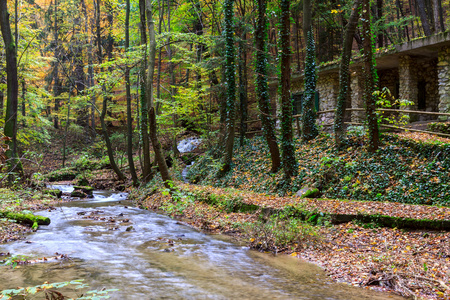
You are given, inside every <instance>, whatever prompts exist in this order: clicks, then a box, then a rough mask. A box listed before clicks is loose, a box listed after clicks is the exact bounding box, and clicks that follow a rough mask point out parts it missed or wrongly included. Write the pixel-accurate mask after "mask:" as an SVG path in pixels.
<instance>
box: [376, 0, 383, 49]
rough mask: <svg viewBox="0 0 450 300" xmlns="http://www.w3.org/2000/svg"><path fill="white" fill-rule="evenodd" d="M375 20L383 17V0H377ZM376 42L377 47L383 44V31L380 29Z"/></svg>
mask: <svg viewBox="0 0 450 300" xmlns="http://www.w3.org/2000/svg"><path fill="white" fill-rule="evenodd" d="M376 11H377V14H376V15H377V20H381V18H382V17H383V0H377V10H376ZM377 42H378V47H379V48H382V47H383V46H384V43H383V42H384V37H383V33H382V31H381V30H380V31H379V33H378V36H377Z"/></svg>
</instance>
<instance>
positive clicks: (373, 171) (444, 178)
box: [188, 135, 450, 206]
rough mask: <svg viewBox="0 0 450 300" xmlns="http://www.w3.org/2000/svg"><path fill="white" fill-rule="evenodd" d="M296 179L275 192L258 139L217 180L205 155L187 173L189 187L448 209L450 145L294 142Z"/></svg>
mask: <svg viewBox="0 0 450 300" xmlns="http://www.w3.org/2000/svg"><path fill="white" fill-rule="evenodd" d="M296 155H297V160H298V162H299V168H298V176H296V177H293V178H292V179H291V184H290V186H289V187H288V188H287V189H286V187H285V186H283V188H282V189H280V183H281V182H283V181H282V179H283V174H282V172H281V171H280V172H278V173H276V174H271V173H269V170H270V153H269V151H268V148H267V146H266V143H265V142H264V140H263V138H262V137H255V138H253V139H251V140H247V141H246V143H245V145H244V146H243V147H241V148H239V147H236V148H235V154H234V158H233V168H232V170H231V171H230V172H228V173H227V174H226V175H225V176H223V177H221V178H218V177H217V176H216V173H217V169H218V166H219V164H217V162H216V160H214V159H213V157H212V155H210V154H208V153H206V154H205V155H204V156H202V157H201V158H200V159H199V160H198V161H197V162H196V163H195V164H194V165H193V166H192V167H190V169H189V171H188V179H189V180H190V181H191V182H193V183H200V184H204V185H212V186H215V187H235V188H238V189H244V190H252V191H255V192H259V193H272V194H277V193H287V194H292V193H295V192H297V191H298V190H299V189H301V188H303V187H305V186H309V187H311V188H317V189H319V190H320V192H321V194H322V196H324V197H327V198H345V199H352V200H367V201H393V202H402V203H410V204H432V205H445V206H448V205H450V172H449V171H450V159H448V157H450V144H444V143H425V142H418V141H414V140H408V139H401V138H399V137H397V136H395V135H386V136H384V140H383V145H382V146H381V148H380V150H379V151H377V152H376V153H370V152H368V151H367V150H366V148H365V147H364V143H363V138H362V137H350V139H349V140H348V145H347V148H346V149H345V150H343V151H340V152H338V151H337V150H336V149H335V147H334V144H333V140H332V138H331V137H330V136H327V135H321V136H320V137H319V138H317V139H316V140H314V141H312V142H309V143H306V144H301V143H300V141H296Z"/></svg>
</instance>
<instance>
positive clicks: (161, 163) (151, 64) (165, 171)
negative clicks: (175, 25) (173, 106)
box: [145, 0, 172, 188]
mask: <svg viewBox="0 0 450 300" xmlns="http://www.w3.org/2000/svg"><path fill="white" fill-rule="evenodd" d="M152 14H153V11H152V1H151V0H145V17H146V19H147V30H148V39H149V52H148V70H147V83H146V87H145V88H146V91H145V97H146V103H147V107H148V108H149V111H148V120H149V132H150V140H151V141H152V146H153V151H154V152H155V159H156V162H157V164H158V167H159V172H160V173H161V177H162V180H163V182H164V185H165V186H166V188H171V186H170V184H171V183H170V182H171V181H172V179H171V177H170V173H169V168H168V167H167V163H166V160H165V157H164V154H163V150H162V147H161V143H160V142H159V140H158V128H157V124H156V110H155V106H154V103H153V77H154V73H155V61H156V37H155V23H154V22H153V16H152Z"/></svg>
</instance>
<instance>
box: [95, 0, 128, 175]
mask: <svg viewBox="0 0 450 300" xmlns="http://www.w3.org/2000/svg"><path fill="white" fill-rule="evenodd" d="M100 7H101V6H100V0H97V5H96V13H97V15H96V29H97V32H96V34H97V58H98V63H99V65H102V63H103V54H102V53H103V51H102V49H103V47H102V39H101V35H100V32H101V28H100V12H101V10H100ZM108 19H109V22H108V23H109V26H112V17H111V16H109V17H108ZM108 39H109V41H111V40H112V37H111V31H110V32H109V37H108ZM107 50H108V52H109V54H108V56H109V60H111V54H112V47H111V45H109V46H108V47H107ZM101 71H103V68H101ZM109 71H111V70H109ZM101 85H102V90H103V102H102V111H101V114H100V124H101V126H102V133H103V138H104V140H105V144H106V151H107V153H108V158H109V163H110V164H111V168H112V169H113V170H114V173H116V175H117V177H118V178H119V180H125V176H124V175H123V173H122V171H121V170H120V169H119V167H118V166H117V164H116V161H115V159H114V153H113V149H112V145H111V140H110V139H109V134H108V129H107V128H106V122H105V117H106V113H107V109H108V100H110V96H109V95H108V94H109V91H108V90H107V88H106V83H105V82H102V83H101Z"/></svg>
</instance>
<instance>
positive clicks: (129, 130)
mask: <svg viewBox="0 0 450 300" xmlns="http://www.w3.org/2000/svg"><path fill="white" fill-rule="evenodd" d="M129 48H130V0H126V15H125V52H128V51H129ZM125 88H126V94H127V154H128V165H129V168H130V173H131V178H132V180H133V185H134V186H137V185H138V178H137V174H136V168H135V167H134V160H133V120H132V117H131V84H130V67H129V66H128V65H127V66H126V69H125Z"/></svg>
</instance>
